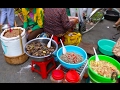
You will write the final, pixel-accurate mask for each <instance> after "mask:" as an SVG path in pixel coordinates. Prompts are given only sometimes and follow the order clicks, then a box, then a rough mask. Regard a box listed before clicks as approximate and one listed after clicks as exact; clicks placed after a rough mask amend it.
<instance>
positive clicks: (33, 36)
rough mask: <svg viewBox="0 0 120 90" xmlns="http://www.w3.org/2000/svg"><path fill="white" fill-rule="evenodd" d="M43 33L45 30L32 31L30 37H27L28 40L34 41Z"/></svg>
mask: <svg viewBox="0 0 120 90" xmlns="http://www.w3.org/2000/svg"><path fill="white" fill-rule="evenodd" d="M42 32H43V29H42V28H41V29H38V30H35V31H32V32H31V33H30V34H29V35H28V37H27V40H28V41H29V40H32V39H34V38H36V37H37V36H38V35H39V34H41V33H42Z"/></svg>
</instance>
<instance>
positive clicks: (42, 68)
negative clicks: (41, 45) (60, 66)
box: [31, 58, 56, 79]
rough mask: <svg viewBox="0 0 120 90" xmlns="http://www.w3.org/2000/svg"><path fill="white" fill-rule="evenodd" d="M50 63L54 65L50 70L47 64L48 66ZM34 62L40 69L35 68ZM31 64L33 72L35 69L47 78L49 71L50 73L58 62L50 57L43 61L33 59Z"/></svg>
mask: <svg viewBox="0 0 120 90" xmlns="http://www.w3.org/2000/svg"><path fill="white" fill-rule="evenodd" d="M50 63H52V64H53V66H51V68H49V70H47V66H48V65H49V64H50ZM34 64H35V65H37V66H38V67H39V68H40V70H37V69H35V67H34ZM31 66H32V67H31V70H32V72H34V71H35V72H37V73H38V74H40V75H41V76H42V78H43V79H46V78H47V75H48V73H49V72H50V71H51V70H52V69H54V68H56V63H55V60H54V58H51V59H49V60H46V61H42V62H39V61H34V60H32V64H31Z"/></svg>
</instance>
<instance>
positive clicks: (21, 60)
mask: <svg viewBox="0 0 120 90" xmlns="http://www.w3.org/2000/svg"><path fill="white" fill-rule="evenodd" d="M4 58H5V60H6V62H7V63H9V64H15V65H17V64H22V63H24V62H25V61H27V60H28V55H27V54H26V53H23V54H22V55H19V56H15V57H9V56H6V55H4Z"/></svg>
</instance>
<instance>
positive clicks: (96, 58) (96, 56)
mask: <svg viewBox="0 0 120 90" xmlns="http://www.w3.org/2000/svg"><path fill="white" fill-rule="evenodd" d="M93 50H94V53H95V60H96V61H99V58H98V55H97V53H96V50H95V48H94V47H93Z"/></svg>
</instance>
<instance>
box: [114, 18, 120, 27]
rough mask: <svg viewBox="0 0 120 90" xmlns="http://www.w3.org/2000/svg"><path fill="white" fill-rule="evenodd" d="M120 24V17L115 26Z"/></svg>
mask: <svg viewBox="0 0 120 90" xmlns="http://www.w3.org/2000/svg"><path fill="white" fill-rule="evenodd" d="M118 25H120V18H119V19H118V20H117V22H115V26H116V27H117V26H118Z"/></svg>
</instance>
